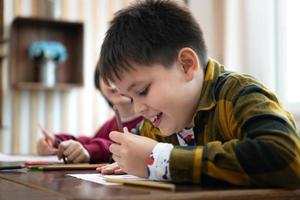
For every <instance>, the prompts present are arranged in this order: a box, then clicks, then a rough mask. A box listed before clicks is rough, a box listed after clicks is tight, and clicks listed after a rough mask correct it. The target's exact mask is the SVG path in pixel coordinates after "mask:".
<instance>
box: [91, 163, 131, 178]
mask: <svg viewBox="0 0 300 200" xmlns="http://www.w3.org/2000/svg"><path fill="white" fill-rule="evenodd" d="M96 171H97V172H99V173H101V174H118V175H120V174H125V172H124V171H123V170H122V169H121V168H120V166H119V165H118V163H116V162H115V163H112V164H110V165H106V166H104V167H98V168H97V169H96Z"/></svg>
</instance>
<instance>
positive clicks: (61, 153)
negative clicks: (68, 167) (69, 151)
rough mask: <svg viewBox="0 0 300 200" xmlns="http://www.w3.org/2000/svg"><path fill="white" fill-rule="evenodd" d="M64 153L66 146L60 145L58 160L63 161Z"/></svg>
mask: <svg viewBox="0 0 300 200" xmlns="http://www.w3.org/2000/svg"><path fill="white" fill-rule="evenodd" d="M63 153H64V146H63V145H61V144H60V145H58V149H57V152H56V154H57V157H58V159H62V157H63Z"/></svg>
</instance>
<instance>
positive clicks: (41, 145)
mask: <svg viewBox="0 0 300 200" xmlns="http://www.w3.org/2000/svg"><path fill="white" fill-rule="evenodd" d="M53 142H54V139H53V138H52V140H49V138H48V140H46V139H45V138H40V139H39V140H38V141H37V144H36V147H37V153H38V154H39V155H53V154H56V152H57V149H56V148H54V147H53Z"/></svg>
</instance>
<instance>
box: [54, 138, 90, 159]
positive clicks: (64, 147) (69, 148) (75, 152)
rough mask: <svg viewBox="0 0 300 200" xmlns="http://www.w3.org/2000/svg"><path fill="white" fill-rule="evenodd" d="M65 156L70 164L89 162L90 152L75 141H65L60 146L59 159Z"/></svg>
mask: <svg viewBox="0 0 300 200" xmlns="http://www.w3.org/2000/svg"><path fill="white" fill-rule="evenodd" d="M63 155H64V156H65V157H66V158H67V161H68V162H70V163H80V162H89V161H90V154H89V152H88V151H87V150H86V149H85V148H84V147H83V146H82V144H80V143H79V142H78V141H75V140H67V141H63V142H61V143H60V144H59V145H58V151H57V157H58V159H61V158H62V157H63Z"/></svg>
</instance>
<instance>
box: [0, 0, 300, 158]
mask: <svg viewBox="0 0 300 200" xmlns="http://www.w3.org/2000/svg"><path fill="white" fill-rule="evenodd" d="M178 1H179V0H178ZM131 2H132V1H131V0H0V9H1V11H0V12H1V13H0V24H1V32H0V33H1V46H0V57H1V68H0V80H1V82H0V84H1V95H0V102H1V116H0V118H1V119H0V121H1V130H0V152H3V153H22V154H28V153H35V141H36V140H37V138H38V137H40V136H41V135H40V134H41V133H40V131H39V130H38V129H37V123H41V124H42V125H43V126H44V127H46V128H47V129H49V130H51V131H52V132H66V133H72V134H74V135H76V136H78V135H89V136H91V135H94V133H95V131H96V130H97V129H98V128H99V126H100V125H101V124H103V122H104V121H105V120H107V119H108V118H109V117H110V116H112V114H113V113H112V111H111V110H110V109H109V107H108V105H107V104H106V102H105V100H104V99H103V97H102V96H101V95H100V94H99V92H98V91H97V90H96V89H95V88H94V69H95V65H96V62H97V59H98V56H99V53H100V47H101V43H102V40H103V38H104V36H105V31H106V29H107V27H108V22H109V21H110V20H111V19H112V17H113V13H114V12H116V11H118V10H119V9H121V8H123V7H126V6H127V5H129V4H130V3H131ZM179 2H180V3H186V4H187V5H188V6H189V7H190V9H191V10H192V12H193V14H194V15H195V17H196V18H197V20H198V21H199V23H200V25H201V27H202V29H203V32H204V37H205V40H206V42H207V46H208V52H209V56H210V57H213V58H215V59H216V60H218V61H220V62H221V63H223V64H224V65H225V66H227V67H228V68H229V69H230V70H233V71H238V72H245V73H250V74H252V75H253V76H255V77H256V78H257V79H259V80H260V81H262V82H263V83H264V84H265V85H267V86H268V87H269V88H270V89H272V90H274V91H276V92H277V94H278V95H279V97H280V99H281V101H282V104H284V106H285V107H286V108H287V109H288V110H289V111H291V112H292V113H293V114H294V117H295V119H296V121H297V124H299V123H300V106H299V103H300V91H299V89H298V87H299V86H300V78H298V76H299V72H300V69H299V66H298V65H299V64H298V63H299V62H298V56H299V55H298V52H299V50H298V47H299V46H300V37H299V36H300V25H299V22H298V19H300V12H299V8H300V1H298V0H263V1H261V0H187V1H179ZM41 19H42V20H41ZM38 39H44V40H45V39H51V40H57V41H60V42H62V43H64V45H65V46H66V49H67V53H68V59H67V61H66V62H65V63H62V64H60V66H57V68H59V69H58V73H59V74H58V75H57V76H58V77H57V82H56V83H55V84H54V85H44V84H41V83H40V82H38V81H37V80H36V79H35V78H34V77H35V74H34V73H36V72H35V71H34V69H35V68H34V67H33V62H32V60H30V59H29V58H28V48H29V46H28V44H29V42H32V41H35V40H38Z"/></svg>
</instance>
